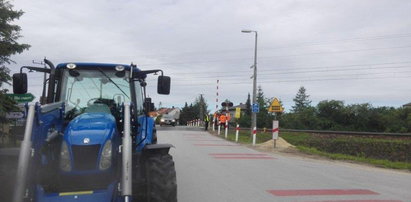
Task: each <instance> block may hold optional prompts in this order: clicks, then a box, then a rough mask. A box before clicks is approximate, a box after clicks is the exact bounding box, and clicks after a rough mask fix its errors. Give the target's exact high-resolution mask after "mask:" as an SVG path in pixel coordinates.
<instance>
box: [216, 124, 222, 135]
mask: <svg viewBox="0 0 411 202" xmlns="http://www.w3.org/2000/svg"><path fill="white" fill-rule="evenodd" d="M217 127H218V129H217V134H218V135H220V133H221V124H220V122H218V126H217Z"/></svg>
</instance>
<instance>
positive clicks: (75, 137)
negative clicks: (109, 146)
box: [64, 113, 116, 145]
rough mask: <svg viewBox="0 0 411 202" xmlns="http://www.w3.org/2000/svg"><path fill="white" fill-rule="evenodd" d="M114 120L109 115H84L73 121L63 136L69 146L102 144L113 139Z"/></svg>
mask: <svg viewBox="0 0 411 202" xmlns="http://www.w3.org/2000/svg"><path fill="white" fill-rule="evenodd" d="M115 131H116V120H115V118H114V117H113V116H112V115H111V114H109V113H84V114H81V115H79V116H77V117H76V118H75V119H73V120H72V121H71V122H70V123H69V125H68V126H67V129H66V131H65V134H64V139H65V140H66V141H67V143H68V144H69V145H95V144H104V143H105V142H106V141H107V140H108V139H111V138H112V137H113V134H114V133H115Z"/></svg>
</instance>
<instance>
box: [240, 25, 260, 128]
mask: <svg viewBox="0 0 411 202" xmlns="http://www.w3.org/2000/svg"><path fill="white" fill-rule="evenodd" d="M241 32H243V33H251V32H254V33H255V47H254V65H253V66H252V67H254V74H253V103H252V113H251V130H254V128H256V127H257V112H256V111H255V110H254V109H253V108H254V105H256V104H257V31H253V30H242V31H241Z"/></svg>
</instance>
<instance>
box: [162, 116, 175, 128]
mask: <svg viewBox="0 0 411 202" xmlns="http://www.w3.org/2000/svg"><path fill="white" fill-rule="evenodd" d="M176 123H177V121H176V119H174V117H173V116H167V115H163V117H161V119H160V126H163V125H171V126H176Z"/></svg>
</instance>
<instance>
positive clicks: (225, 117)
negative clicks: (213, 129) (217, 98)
mask: <svg viewBox="0 0 411 202" xmlns="http://www.w3.org/2000/svg"><path fill="white" fill-rule="evenodd" d="M218 118H219V121H220V125H221V127H225V122H226V121H227V116H226V115H224V114H223V113H221V115H220V117H218Z"/></svg>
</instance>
